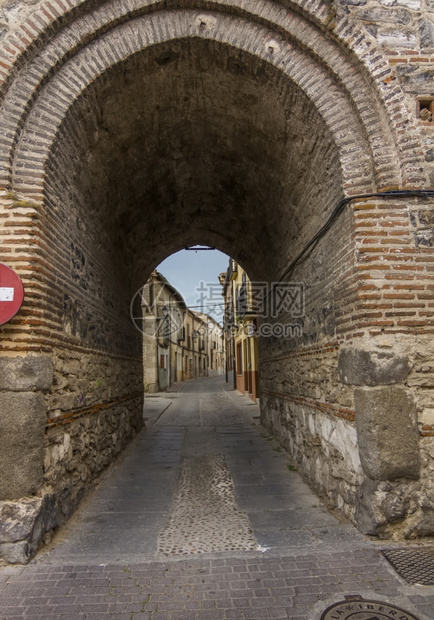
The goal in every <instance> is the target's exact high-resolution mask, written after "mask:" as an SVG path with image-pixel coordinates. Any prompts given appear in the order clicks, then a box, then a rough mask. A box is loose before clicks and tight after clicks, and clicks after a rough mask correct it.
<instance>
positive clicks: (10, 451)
mask: <svg viewBox="0 0 434 620" xmlns="http://www.w3.org/2000/svg"><path fill="white" fill-rule="evenodd" d="M45 420H46V410H45V402H44V398H43V396H42V395H41V394H38V393H35V392H0V501H1V500H8V499H9V500H10V499H19V498H21V497H25V496H26V495H32V494H33V493H35V492H36V491H37V490H38V489H39V487H40V486H41V483H42V476H43V471H42V463H43V442H44V430H45Z"/></svg>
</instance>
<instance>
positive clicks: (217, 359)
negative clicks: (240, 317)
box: [198, 313, 225, 377]
mask: <svg viewBox="0 0 434 620" xmlns="http://www.w3.org/2000/svg"><path fill="white" fill-rule="evenodd" d="M198 316H200V317H201V319H202V320H203V321H204V322H205V323H206V326H207V333H208V348H207V353H208V375H209V376H210V377H213V376H215V375H222V374H223V373H224V372H225V346H224V336H223V329H222V326H221V325H220V323H218V321H216V320H215V319H214V318H213V317H212V316H209V314H201V313H198Z"/></svg>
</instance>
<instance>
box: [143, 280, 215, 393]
mask: <svg viewBox="0 0 434 620" xmlns="http://www.w3.org/2000/svg"><path fill="white" fill-rule="evenodd" d="M142 312H143V368H144V386H145V392H151V393H152V392H161V391H164V390H166V389H167V388H168V387H170V386H171V385H173V384H174V383H177V382H179V381H186V380H188V379H197V378H199V377H205V376H208V374H217V373H218V372H219V371H220V372H223V367H224V351H223V344H222V328H221V326H220V325H219V324H218V323H217V322H216V321H214V319H212V318H211V317H209V316H208V315H205V314H200V313H197V312H194V311H193V310H190V309H189V308H188V307H187V305H186V303H185V301H184V298H183V297H182V295H181V293H179V291H177V290H176V288H174V287H173V286H172V285H171V284H170V282H169V281H168V280H167V279H166V278H165V277H164V276H163V275H162V274H161V273H159V272H158V271H153V272H152V274H151V276H150V277H149V279H148V281H147V283H146V284H145V286H144V287H143V293H142Z"/></svg>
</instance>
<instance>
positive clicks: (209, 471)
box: [159, 455, 257, 555]
mask: <svg viewBox="0 0 434 620" xmlns="http://www.w3.org/2000/svg"><path fill="white" fill-rule="evenodd" d="M256 547H257V542H256V540H255V538H254V536H253V533H252V530H251V527H250V523H249V520H248V518H247V515H246V514H245V513H244V512H242V511H241V510H239V509H238V507H237V504H236V502H235V489H234V481H233V480H232V477H231V475H230V473H229V470H228V468H227V465H226V463H225V459H224V457H223V456H222V455H202V456H199V457H196V458H188V459H185V460H184V463H183V466H182V470H181V475H180V477H179V482H178V486H177V489H176V491H175V494H174V498H173V501H172V510H171V514H170V516H169V520H168V522H167V524H166V527H165V528H164V530H163V531H162V532H161V534H160V540H159V552H160V553H161V554H163V555H187V554H190V553H207V552H216V551H248V550H250V549H252V550H253V549H255V548H256Z"/></svg>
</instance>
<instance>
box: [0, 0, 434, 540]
mask: <svg viewBox="0 0 434 620" xmlns="http://www.w3.org/2000/svg"><path fill="white" fill-rule="evenodd" d="M154 4H155V5H154ZM169 4H170V3H169ZM175 4H176V3H175ZM185 4H186V6H184V4H183V6H182V8H179V7H175V6H173V7H172V8H171V9H167V8H164V7H161V6H160V5H159V3H149V5H150V6H149V7H147V8H146V10H145V9H144V8H143V7H142V8H141V9H140V10H139V9H137V12H131V11H128V10H127V9H126V8H125V7H118V6H117V5H116V7H117V8H113V11H118V12H119V14H116V15H115V14H113V15H111V14H110V15H109V14H108V13H106V12H104V11H103V10H100V8H99V7H98V6H96V7H94V8H92V7H88V8H87V9H86V11H85V10H84V9H83V12H82V13H77V14H71V15H68V17H67V18H65V19H64V21H60V22H59V24H58V26H57V27H58V30H57V34H56V35H55V36H54V35H53V36H51V35H50V34H49V33H48V32H47V33H46V38H45V39H44V38H43V37H42V36H41V38H40V40H39V41H38V45H39V47H37V46H36V47H37V49H35V50H33V55H31V54H30V53H29V57H28V58H24V59H20V61H19V62H20V63H21V64H20V65H19V67H18V69H17V75H16V77H15V78H14V80H12V81H11V82H10V84H9V85H7V87H5V88H4V91H3V108H2V115H3V120H4V124H5V127H6V128H7V129H8V131H7V132H6V134H5V139H4V141H3V142H2V151H1V155H2V168H1V170H2V175H3V178H2V186H3V187H4V191H3V193H2V201H3V202H2V204H3V205H4V213H5V214H6V215H5V217H6V219H7V218H9V220H8V222H9V226H13V227H14V228H13V230H14V234H15V235H16V238H17V241H16V246H17V248H18V246H19V250H18V252H21V254H19V255H18V258H19V259H20V260H16V259H17V253H16V252H15V246H13V247H12V249H10V250H8V248H7V247H6V249H5V258H4V260H5V262H8V260H9V261H10V262H14V261H15V264H16V267H17V270H18V271H19V272H20V273H21V275H22V277H23V279H24V282H25V285H26V302H25V304H24V306H23V309H22V311H21V312H20V314H19V315H18V316H17V318H16V319H14V321H13V322H12V323H11V324H10V325H8V326H6V327H4V328H3V330H2V333H3V338H4V345H3V346H4V349H5V350H8V351H9V355H8V360H7V361H6V362H4V363H5V364H6V365H7V364H9V366H8V368H11V369H12V370H13V372H12V375H13V376H14V377H15V379H13V380H12V379H11V381H10V385H7V386H6V388H5V392H4V393H5V394H9V396H4V398H6V399H8V398H9V400H6V401H5V403H6V405H8V403H9V407H10V408H12V409H13V410H15V409H17V410H18V409H19V410H20V412H21V413H20V415H19V416H18V419H19V423H18V426H17V427H14V428H9V427H8V428H9V430H8V433H6V435H5V437H7V438H6V439H5V440H4V441H5V442H6V443H7V442H9V443H7V449H5V450H4V451H3V456H2V457H0V458H1V459H2V460H3V463H2V464H3V466H4V467H5V468H6V469H8V471H9V474H8V475H7V476H6V477H5V478H4V480H3V482H2V488H1V497H0V499H3V500H5V501H12V502H19V501H21V498H23V497H28V496H32V495H33V494H35V493H37V492H39V493H40V494H42V496H43V497H44V498H45V499H44V500H43V502H42V503H44V502H45V504H44V506H45V508H43V507H42V508H41V505H39V508H38V509H37V510H39V511H41V510H48V512H50V511H52V512H53V511H54V508H53V506H56V509H55V510H56V511H57V514H58V515H59V517H58V520H59V521H62V520H63V519H65V518H68V517H69V516H70V515H71V514H72V512H73V511H74V510H75V508H76V506H77V505H78V502H79V500H80V498H81V497H82V495H83V494H84V493H85V492H86V488H87V487H88V486H89V485H90V484H91V481H92V479H94V478H95V476H96V475H98V473H99V472H100V471H101V470H102V469H103V468H104V467H105V466H106V465H108V464H109V463H110V462H111V461H112V460H113V459H114V458H115V457H116V455H118V454H119V453H120V452H121V450H122V449H123V448H124V447H125V445H126V444H127V443H128V442H129V441H130V440H131V438H132V437H133V436H134V435H135V433H136V432H137V431H138V429H139V427H140V425H141V419H142V401H143V369H142V359H141V346H142V345H141V335H140V333H139V332H138V331H137V330H135V328H134V326H133V324H132V322H131V319H130V316H129V304H130V301H131V299H132V297H133V296H134V294H135V293H136V291H137V290H138V289H139V288H140V286H142V285H143V284H144V282H145V281H146V279H147V277H148V276H149V274H150V273H151V271H152V270H153V269H154V268H155V267H156V266H157V265H158V264H159V263H160V262H161V261H162V260H163V259H164V258H166V257H167V256H168V255H170V254H172V253H173V252H176V251H178V250H180V249H181V248H183V247H185V246H188V245H192V244H198V243H200V244H207V245H210V246H215V247H216V248H218V249H220V250H221V251H223V252H225V253H227V254H228V255H230V256H231V257H233V258H234V259H235V260H236V261H238V262H239V263H240V264H241V265H242V266H243V268H244V269H246V271H247V272H248V273H249V276H250V278H251V279H252V280H253V281H255V282H262V283H266V285H267V286H268V287H272V284H273V283H275V284H276V285H278V286H280V287H281V289H280V290H284V288H285V286H289V285H291V283H293V282H297V283H303V286H304V291H305V298H304V307H303V310H304V312H303V313H302V316H301V317H299V324H300V325H301V327H302V335H301V336H298V337H296V338H286V339H285V338H276V337H271V338H263V339H261V341H260V342H259V347H260V359H261V368H260V376H261V394H262V396H261V407H262V414H261V415H262V420H263V423H264V424H265V425H266V426H267V427H268V428H269V429H270V430H272V431H273V433H275V434H276V436H278V437H279V439H280V441H281V442H282V443H283V444H284V445H285V447H286V448H287V449H288V450H289V451H290V453H291V454H292V455H293V457H294V458H295V460H296V461H297V463H298V464H299V466H300V468H301V469H302V471H303V472H304V474H305V475H306V476H307V477H308V478H309V480H310V481H311V482H312V483H313V484H314V485H316V487H317V488H318V489H320V490H321V491H323V492H325V493H326V494H328V496H329V498H330V500H331V501H333V502H334V503H335V504H336V505H337V506H339V508H340V509H342V510H343V511H344V512H345V513H346V514H347V516H348V517H349V518H350V519H352V520H353V521H355V522H356V523H357V524H358V526H359V527H360V529H362V530H363V531H367V532H369V533H376V534H378V528H380V529H381V532H382V534H383V535H385V536H387V535H389V534H390V532H391V530H390V531H389V529H388V528H389V520H388V516H387V514H386V513H387V510H388V509H389V508H388V506H379V505H377V504H376V503H375V502H377V499H373V498H374V496H375V498H378V496H377V495H375V494H376V493H377V491H378V490H379V489H380V490H381V488H382V486H381V485H384V484H389V485H392V486H391V488H392V491H391V497H392V496H394V497H395V496H396V497H399V498H400V500H399V501H404V500H403V497H406V496H407V495H408V493H413V494H414V493H416V495H417V493H423V492H425V491H426V489H425V491H424V490H423V485H424V484H425V485H426V484H428V482H423V483H422V482H421V481H420V471H421V470H420V458H419V444H418V434H417V433H418V431H417V422H416V417H417V416H416V409H415V405H414V402H413V400H412V399H413V396H412V394H410V392H409V391H408V389H407V388H406V387H404V382H405V380H406V379H407V376H408V374H409V372H410V367H411V364H410V362H409V361H408V360H407V358H406V355H407V354H408V351H409V349H410V348H411V344H412V341H411V334H410V336H408V339H407V340H406V338H407V336H404V337H403V340H401V343H402V342H404V343H406V344H404V345H402V344H400V345H399V346H400V347H401V348H399V347H398V346H397V345H396V341H395V340H394V338H395V335H394V332H393V329H391V332H393V333H392V335H391V336H390V338H391V340H390V343H391V344H390V346H389V345H387V346H388V347H389V348H387V350H386V352H385V353H384V351H383V349H384V347H385V346H386V345H384V344H381V342H383V340H381V339H384V338H385V332H384V330H385V329H386V330H387V329H388V328H389V327H390V325H389V324H387V321H385V320H383V319H384V316H383V315H382V314H381V312H380V314H378V310H377V309H376V308H375V303H374V306H372V304H371V306H369V303H370V299H369V298H368V296H367V294H366V291H367V290H370V287H372V286H373V287H374V290H376V287H377V285H376V284H375V283H376V282H377V281H378V279H379V278H380V277H383V275H381V276H379V275H378V273H380V271H381V270H383V271H384V269H383V266H382V265H380V266H379V265H378V264H377V262H376V261H377V257H378V254H375V252H376V250H375V248H374V249H372V248H371V246H372V244H371V245H369V244H368V245H369V248H368V250H366V249H365V247H366V241H365V239H366V236H367V235H368V234H370V233H369V231H368V232H366V230H365V229H366V226H367V224H366V222H367V220H366V214H368V217H369V218H371V220H370V221H372V222H374V223H375V222H377V221H378V222H380V223H379V224H378V226H379V228H378V231H377V232H376V233H375V234H376V235H377V238H379V237H380V235H381V234H383V233H384V231H385V229H386V228H387V226H389V224H390V227H392V225H393V218H392V220H390V221H392V223H390V221H389V220H388V219H387V218H388V217H389V214H390V213H391V211H390V209H392V208H393V209H394V212H393V213H394V214H395V215H393V217H397V216H398V215H399V216H400V217H401V219H403V218H405V217H407V218H408V209H407V205H403V204H401V203H400V202H399V199H398V198H395V203H394V204H391V203H390V202H389V203H388V205H389V206H386V207H384V202H385V201H383V200H382V199H381V196H378V194H379V193H381V192H384V191H385V190H388V189H389V188H402V187H405V186H406V183H407V179H408V178H409V174H410V172H409V170H410V171H411V170H413V168H412V166H414V162H412V161H409V160H408V159H406V158H405V157H404V156H402V157H400V156H397V153H398V154H401V153H403V152H404V151H403V149H402V145H403V144H405V143H406V139H407V138H406V136H407V133H406V132H407V131H411V125H410V124H409V125H407V126H406V128H405V129H401V130H400V129H399V127H398V125H397V124H398V122H399V121H398V120H396V119H398V118H399V114H398V112H399V110H400V109H401V108H400V106H402V101H401V100H400V99H399V97H398V95H396V93H395V95H394V97H392V96H391V93H392V90H391V89H392V88H394V85H392V86H390V85H389V81H387V79H386V78H385V77H384V75H383V74H381V75H382V77H381V79H380V78H378V76H377V74H376V73H375V72H374V71H372V73H370V71H371V69H370V68H369V67H368V68H367V62H366V61H365V59H363V61H362V60H361V59H360V58H359V56H358V54H359V55H360V54H362V52H360V49H359V48H357V45H356V44H354V45H353V44H351V45H353V47H351V45H350V43H348V41H347V40H346V39H345V37H344V35H342V39H339V37H338V36H335V37H331V36H329V35H328V32H327V29H326V26H324V24H323V23H322V24H320V23H318V19H319V18H312V17H311V16H310V17H309V15H308V14H307V13H306V14H302V12H292V13H291V12H287V11H286V12H283V13H282V12H280V11H278V10H276V13H275V14H274V13H273V14H272V15H271V14H266V10H265V8H261V9H260V8H258V7H259V5H258V7H256V8H251V13H249V11H248V9H247V8H246V7H244V6H243V7H241V6H238V4H239V3H234V7H232V9H231V10H227V7H226V8H225V7H224V6H220V3H216V7H215V10H213V11H210V10H199V9H195V8H194V6H193V5H194V4H195V3H194V2H192V3H185ZM190 4H191V5H192V6H190ZM222 4H224V3H222ZM241 4H242V3H241ZM265 4H267V3H265ZM151 5H152V6H151ZM187 5H188V6H187ZM217 5H218V6H217ZM235 5H237V6H235ZM261 7H262V4H261ZM175 9H176V10H175ZM255 11H256V12H255ZM261 11H263V14H262V13H261ZM324 20H325V18H324ZM356 34H357V33H356V32H355V33H354V40H356V41H359V39H357V37H356ZM345 36H347V35H345ZM348 36H349V35H348ZM344 39H345V40H344ZM363 53H364V52H363ZM17 62H18V61H17ZM372 62H374V60H373V61H372ZM386 73H387V72H386ZM415 152H417V153H419V152H418V151H417V149H416V148H415ZM417 157H419V154H418V155H417ZM409 183H410V185H411V182H409ZM361 196H365V198H361ZM344 197H347V198H348V204H347V207H346V208H342V209H340V211H339V212H338V211H336V207H337V205H339V202H340V201H341V199H342V198H344ZM352 197H358V201H359V202H357V201H354V202H351V199H352ZM383 209H386V211H385V212H384V211H383ZM387 209H389V211H388V210H387ZM402 213H405V214H406V215H402ZM380 220H381V221H380ZM381 222H382V223H381ZM388 222H389V223H388ZM372 225H374V224H372ZM375 225H376V224H375ZM403 226H404V224H403ZM405 226H407V224H405ZM408 226H410V224H408ZM408 226H407V228H405V230H403V231H400V235H401V237H400V238H402V237H403V236H405V235H407V236H408V238H410V237H411V235H412V232H411V230H410V228H408ZM364 227H365V228H364ZM8 230H12V228H9V229H8ZM384 234H386V235H387V234H388V229H387V230H386V233H384ZM411 238H412V237H411ZM379 243H382V241H379ZM406 243H407V242H406ZM363 244H365V246H364V245H363ZM371 249H372V254H371V255H368V254H366V253H364V252H369V251H370V250H371ZM394 256H396V254H395V255H391V257H392V258H391V259H393V257H394ZM389 266H390V267H392V265H391V263H388V267H389ZM371 271H372V273H373V274H374V275H372V274H371ZM383 271H381V274H383ZM389 276H390V277H389V280H388V283H387V286H389V288H390V286H392V287H393V286H394V282H395V280H394V278H395V275H394V274H393V273H392V272H390V274H389ZM396 279H397V280H399V277H398V276H396ZM371 280H374V281H375V282H374V284H372V283H371ZM377 288H378V287H377ZM269 290H270V291H272V290H273V289H272V288H269ZM270 303H271V301H270ZM270 320H271V319H270ZM272 320H273V321H279V322H282V323H290V322H291V321H292V317H291V313H290V310H289V309H288V308H285V307H284V311H283V313H281V314H280V315H279V316H276V315H273V316H272ZM389 323H390V321H389ZM394 327H396V325H393V326H392V328H394ZM376 339H377V340H376ZM381 347H383V349H382V348H381ZM23 354H24V357H23ZM23 360H24V361H23ZM385 365H386V366H387V369H388V370H387V373H389V374H387V373H386V375H387V377H386V379H385V378H384V377H385V374H384V372H383V371H384V366H385ZM368 367H369V368H368ZM29 368H30V371H28V370H26V369H29ZM366 368H368V370H366ZM407 370H408V372H407ZM28 372H30V374H31V375H32V377H33V379H32V380H31V381H30V382H29V381H27V383H26V382H25V381H24V379H23V377H24V376H25V375H26V373H27V374H28ZM14 373H15V374H14ZM391 375H393V377H392V379H391V380H389V378H390V376H391ZM14 381H15V383H14ZM23 381H24V383H23ZM23 386H24V387H23ZM386 386H387V387H386ZM390 386H392V387H390ZM374 388H375V389H374ZM376 399H377V400H376ZM378 399H379V400H378ZM403 402H404V403H406V404H407V406H406V411H407V412H408V411H410V418H409V417H408V416H407V413H405V414H404V413H402V412H401V411H400V412H398V413H396V412H397V404H398V403H403ZM376 408H377V409H379V410H381V412H382V413H384V412H386V414H387V415H389V414H390V416H391V419H393V421H392V422H391V428H389V429H388V432H389V436H390V439H389V440H388V442H386V443H387V445H386V446H385V447H384V446H383V444H382V442H381V441H380V440H379V439H378V437H377V436H375V437H374V438H373V437H372V434H371V429H372V427H375V428H376V422H375V420H374V422H373V421H372V418H371V417H370V416H371V414H372V411H376ZM398 408H399V407H398ZM406 416H407V417H406ZM29 419H32V420H33V421H32V424H33V427H32V429H33V430H30V428H29V424H28V420H29ZM35 428H36V429H37V430H36V431H35V430H34V429H35ZM397 428H399V432H398V431H397V430H396V431H395V430H394V429H397ZM17 435H19V436H20V440H19V441H18V440H17ZM403 436H405V437H406V442H405V447H402V444H403ZM113 438H114V439H113ZM23 445H25V451H26V458H25V459H20V458H19V455H20V454H21V453H22V450H23ZM398 452H399V453H400V457H401V461H400V465H399V466H398V465H397V464H396V463H395V462H394V458H395V457H396V454H397V453H398ZM391 454H392V457H391ZM393 455H394V456H393ZM402 480H404V482H402ZM397 481H398V482H397ZM367 498H368V499H367ZM47 506H48V508H47ZM409 510H410V508H409ZM380 513H381V514H382V517H381V518H379V517H378V514H380ZM404 513H405V510H404V509H403V513H402V519H401V523H405V519H406V517H407V513H405V514H404ZM38 514H39V513H38ZM385 515H386V516H385ZM53 522H54V521H53ZM402 527H403V531H404V530H405V528H406V527H407V526H406V525H403V526H402ZM409 527H410V530H411V531H418V528H419V530H420V531H423V530H424V528H425V527H427V526H426V521H425V515H422V513H420V519H419V521H418V523H417V524H416V525H414V524H413V525H411V526H409ZM47 528H48V525H47ZM412 528H413V529H412ZM392 529H393V528H392Z"/></svg>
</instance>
